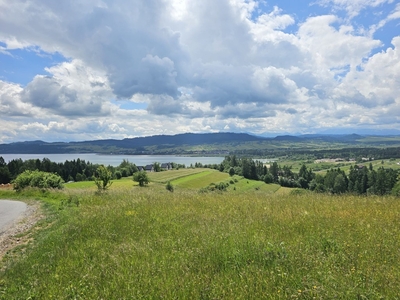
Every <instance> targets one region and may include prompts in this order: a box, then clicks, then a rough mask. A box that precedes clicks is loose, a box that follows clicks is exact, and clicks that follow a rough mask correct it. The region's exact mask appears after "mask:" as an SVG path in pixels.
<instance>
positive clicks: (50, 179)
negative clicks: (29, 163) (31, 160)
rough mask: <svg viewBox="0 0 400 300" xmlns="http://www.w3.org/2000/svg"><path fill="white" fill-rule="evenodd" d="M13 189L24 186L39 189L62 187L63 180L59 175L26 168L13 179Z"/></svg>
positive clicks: (20, 188)
mask: <svg viewBox="0 0 400 300" xmlns="http://www.w3.org/2000/svg"><path fill="white" fill-rule="evenodd" d="M13 183H14V189H15V190H17V191H19V190H22V189H24V188H26V187H37V188H41V189H49V188H52V189H62V188H63V180H62V178H61V177H60V176H58V175H56V174H53V173H48V172H41V171H38V170H36V171H30V170H27V171H25V172H23V173H21V174H20V175H18V177H17V178H16V179H15V180H14V181H13Z"/></svg>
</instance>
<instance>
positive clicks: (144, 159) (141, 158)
mask: <svg viewBox="0 0 400 300" xmlns="http://www.w3.org/2000/svg"><path fill="white" fill-rule="evenodd" d="M0 156H2V157H3V158H4V161H5V162H6V163H8V162H9V161H11V160H13V159H19V158H21V159H22V160H28V159H37V158H38V159H40V160H42V159H43V158H48V159H50V161H53V162H57V163H59V162H65V161H66V160H74V159H75V160H76V159H78V158H79V159H81V160H85V161H86V162H91V163H93V164H104V165H106V166H108V165H110V166H114V167H116V166H118V165H119V164H120V163H121V162H122V160H124V159H125V160H129V162H131V163H134V164H136V165H137V166H145V165H149V164H152V163H154V162H159V163H168V162H174V163H177V164H185V165H186V166H190V164H193V165H194V164H195V163H196V162H199V163H202V164H203V165H205V164H219V163H221V162H222V161H223V160H224V157H221V156H219V157H207V156H199V157H192V156H176V155H101V154H95V153H81V154H80V153H75V154H0Z"/></svg>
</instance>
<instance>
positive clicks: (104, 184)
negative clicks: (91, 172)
mask: <svg viewBox="0 0 400 300" xmlns="http://www.w3.org/2000/svg"><path fill="white" fill-rule="evenodd" d="M111 180H112V173H111V171H109V170H108V169H107V168H106V167H105V166H104V165H100V166H99V167H98V168H97V170H96V173H95V176H94V182H95V184H96V186H97V189H98V190H99V191H105V190H107V189H108V188H109V187H110V186H111V185H112V181H111Z"/></svg>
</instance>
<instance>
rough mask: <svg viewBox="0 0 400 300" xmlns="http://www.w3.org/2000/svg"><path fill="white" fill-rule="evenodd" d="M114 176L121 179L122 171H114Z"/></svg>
mask: <svg viewBox="0 0 400 300" xmlns="http://www.w3.org/2000/svg"><path fill="white" fill-rule="evenodd" d="M115 178H117V179H121V178H122V173H121V172H120V171H117V172H115Z"/></svg>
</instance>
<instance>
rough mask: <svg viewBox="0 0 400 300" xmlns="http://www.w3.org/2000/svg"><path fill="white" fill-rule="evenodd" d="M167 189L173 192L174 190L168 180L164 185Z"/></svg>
mask: <svg viewBox="0 0 400 300" xmlns="http://www.w3.org/2000/svg"><path fill="white" fill-rule="evenodd" d="M165 188H166V189H167V191H170V192H173V191H174V186H173V185H172V184H171V182H170V181H168V182H167V185H166V186H165Z"/></svg>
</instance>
